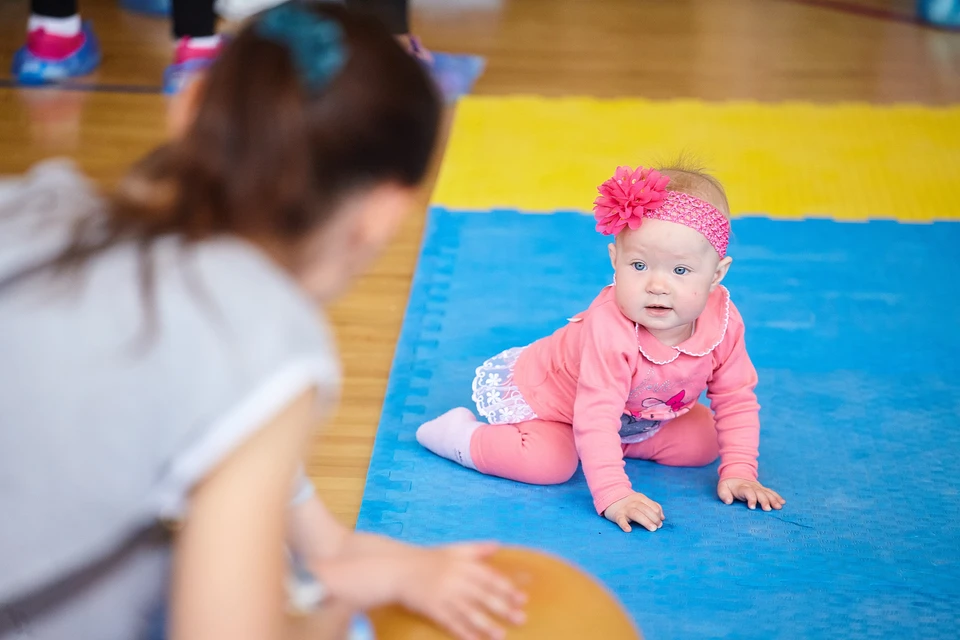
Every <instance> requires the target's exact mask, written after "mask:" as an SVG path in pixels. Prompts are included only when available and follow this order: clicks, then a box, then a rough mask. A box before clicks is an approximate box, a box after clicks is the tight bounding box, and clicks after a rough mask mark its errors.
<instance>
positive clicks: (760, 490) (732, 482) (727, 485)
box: [717, 478, 787, 511]
mask: <svg viewBox="0 0 960 640" xmlns="http://www.w3.org/2000/svg"><path fill="white" fill-rule="evenodd" d="M717 495H718V496H720V499H721V500H722V501H723V502H725V503H726V504H733V500H734V498H736V499H737V500H742V501H743V502H746V503H747V506H748V507H750V508H751V509H756V508H757V503H758V502H759V503H760V507H761V508H762V509H763V510H764V511H770V509H782V508H783V505H784V504H786V502H787V501H786V500H784V499H783V498H781V497H780V494H779V493H777V492H776V491H774V490H773V489H767V488H766V487H765V486H763V485H762V484H760V483H759V482H756V481H754V480H742V479H740V478H727V479H726V480H721V481H720V484H718V485H717Z"/></svg>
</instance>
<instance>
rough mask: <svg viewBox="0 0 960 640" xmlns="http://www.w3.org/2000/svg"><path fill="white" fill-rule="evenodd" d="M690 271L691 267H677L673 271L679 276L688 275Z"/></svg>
mask: <svg viewBox="0 0 960 640" xmlns="http://www.w3.org/2000/svg"><path fill="white" fill-rule="evenodd" d="M689 271H690V269H687V268H686V267H677V268H675V269H674V270H673V272H674V273H675V274H677V275H678V276H682V275H686V274H687V273H689Z"/></svg>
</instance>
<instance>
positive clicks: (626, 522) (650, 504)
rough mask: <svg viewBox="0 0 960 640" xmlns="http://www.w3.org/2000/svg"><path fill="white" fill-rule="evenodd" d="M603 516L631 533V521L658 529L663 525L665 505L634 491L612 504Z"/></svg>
mask: <svg viewBox="0 0 960 640" xmlns="http://www.w3.org/2000/svg"><path fill="white" fill-rule="evenodd" d="M603 516H604V517H605V518H606V519H607V520H609V521H610V522H615V523H616V524H618V525H620V528H621V529H623V530H624V531H626V532H627V533H630V531H632V529H631V527H630V523H631V522H636V523H637V524H639V525H641V526H643V527H646V528H647V530H648V531H656V530H657V529H659V528H660V527H662V526H663V521H664V516H663V507H661V506H660V505H659V504H658V503H656V502H654V501H653V500H651V499H650V498H648V497H647V496H645V495H643V494H642V493H636V492H634V493H632V494H630V495H629V496H627V497H626V498H621V499H619V500H617V501H616V502H614V503H613V504H611V505H610V506H609V507H607V508H606V510H604V512H603Z"/></svg>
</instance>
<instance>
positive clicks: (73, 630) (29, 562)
mask: <svg viewBox="0 0 960 640" xmlns="http://www.w3.org/2000/svg"><path fill="white" fill-rule="evenodd" d="M102 208H103V203H102V201H101V200H99V199H98V196H97V195H96V194H95V192H94V190H93V189H92V187H91V186H90V185H89V184H88V183H87V182H86V181H85V180H84V179H83V178H82V177H80V176H79V175H78V174H77V172H76V171H75V169H74V168H73V166H72V165H70V164H69V163H67V162H63V161H58V162H48V163H44V164H41V165H38V166H37V167H36V168H34V169H33V170H32V171H31V172H30V173H29V174H27V175H26V176H24V177H22V178H18V179H12V180H4V181H0V280H2V279H3V278H4V277H6V276H9V275H10V274H12V273H15V272H17V271H19V270H21V269H22V268H23V267H25V266H29V265H31V264H36V263H39V262H42V261H43V260H45V259H47V258H49V257H50V256H51V255H54V254H55V253H56V252H57V251H58V249H60V248H61V247H62V246H63V245H64V242H65V241H66V239H67V238H68V237H69V234H70V231H71V228H72V225H73V223H74V222H75V221H76V220H77V219H78V218H79V217H80V216H83V215H85V214H87V213H89V212H97V211H102ZM151 255H152V259H153V264H154V265H155V270H154V277H153V283H154V295H153V305H152V309H151V305H146V306H145V304H144V298H143V296H142V287H141V281H140V270H139V265H140V264H141V263H140V255H139V252H138V250H137V249H136V247H134V246H131V245H121V246H118V247H116V248H114V249H111V250H110V251H108V252H106V253H105V254H103V255H101V256H100V257H98V258H96V259H95V260H94V261H92V262H91V263H89V264H88V265H87V266H85V267H84V268H83V269H82V270H81V271H80V273H79V274H78V275H77V276H76V277H73V276H57V277H52V276H47V275H41V276H38V277H36V278H33V279H30V280H27V281H25V282H24V283H23V284H20V285H17V286H14V287H12V288H8V289H6V290H2V291H0V638H4V639H6V638H19V637H24V638H37V639H46V638H50V639H54V638H56V639H59V638H83V639H85V640H86V639H90V640H133V639H136V638H143V637H145V635H146V633H147V628H148V625H149V624H150V618H151V616H154V615H155V613H156V611H157V610H158V608H159V607H160V605H161V604H162V601H163V599H164V597H165V588H166V580H167V571H168V558H169V539H168V537H166V536H165V535H163V533H162V532H163V528H162V527H158V526H157V523H158V522H161V521H164V520H168V519H170V520H177V519H180V518H182V517H184V516H185V510H186V507H187V498H188V494H189V492H190V490H191V489H192V487H194V486H195V484H196V483H197V482H198V481H199V480H201V479H202V478H203V477H204V475H205V474H207V473H208V472H209V471H210V470H211V469H212V468H213V467H214V466H215V465H216V464H217V463H218V462H220V461H222V460H223V459H224V458H225V457H226V456H227V455H229V453H230V452H231V451H232V450H233V449H235V448H236V447H237V446H238V445H239V444H240V443H241V442H242V441H243V440H244V439H245V438H247V437H249V436H250V435H251V433H253V432H254V431H255V430H256V429H258V428H259V427H261V426H262V425H264V424H265V422H266V421H268V420H269V419H270V418H271V417H272V416H274V415H275V414H276V412H277V411H278V410H279V409H281V408H283V407H284V406H285V405H287V404H288V403H289V402H290V401H291V400H293V399H294V398H295V397H297V396H298V395H299V394H300V393H302V392H303V391H304V390H306V389H307V388H309V387H311V386H318V387H320V388H321V389H322V390H323V391H325V392H327V393H336V391H337V390H338V387H339V367H338V362H337V357H336V354H335V352H334V347H333V342H332V339H331V336H330V333H329V331H328V330H327V326H326V323H325V321H324V319H323V317H322V316H320V315H319V314H318V313H317V311H316V310H315V308H314V307H313V305H312V304H311V303H310V301H309V300H308V299H307V298H306V297H305V296H304V295H303V294H302V293H301V291H300V290H299V289H298V288H297V287H296V285H295V283H294V282H293V281H292V280H291V278H289V277H288V276H287V275H286V274H285V273H284V272H282V271H281V270H280V269H279V268H278V267H277V266H276V265H275V264H274V263H273V262H271V261H270V260H269V259H268V258H267V257H266V256H265V255H263V254H262V253H260V252H259V251H258V250H257V249H255V248H254V247H252V246H251V245H249V244H247V243H244V242H242V241H240V240H238V239H230V238H222V239H217V240H212V241H207V242H203V243H200V244H197V245H192V246H186V247H184V246H182V245H181V243H179V242H177V241H176V240H174V239H172V238H169V239H163V240H161V241H160V242H159V243H157V245H156V246H155V247H154V248H153V249H152V251H151ZM226 613H228V612H226Z"/></svg>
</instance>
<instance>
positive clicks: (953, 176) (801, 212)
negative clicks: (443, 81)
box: [434, 96, 960, 222]
mask: <svg viewBox="0 0 960 640" xmlns="http://www.w3.org/2000/svg"><path fill="white" fill-rule="evenodd" d="M681 153H687V154H690V155H692V156H694V157H695V158H696V159H697V160H698V161H699V162H700V163H701V164H702V165H703V166H704V167H705V168H706V169H708V170H709V171H710V172H711V173H713V174H714V175H716V176H717V177H718V178H719V179H720V180H721V181H722V182H723V183H724V185H725V187H726V189H727V194H728V196H729V198H730V203H731V207H732V209H733V212H734V213H735V214H758V215H766V216H770V217H777V218H801V217H830V218H834V219H839V220H862V219H868V218H893V219H898V220H903V221H914V222H922V221H930V220H950V219H954V220H955V219H960V106H950V107H942V108H932V107H921V106H913V105H897V106H871V105H866V104H839V105H813V104H804V103H783V104H757V103H744V102H731V103H704V102H699V101H688V100H683V101H666V102H653V101H647V100H637V99H629V100H627V99H624V100H608V101H602V100H595V99H589V98H536V97H483V96H468V97H466V98H464V99H463V100H462V101H461V103H460V105H459V107H458V110H457V114H456V120H455V123H454V127H453V131H452V133H451V140H450V144H449V146H448V149H447V154H446V157H445V161H444V164H443V167H442V169H441V173H440V177H439V182H438V184H437V189H436V191H435V194H434V201H435V203H437V204H439V205H443V206H446V207H449V208H451V209H477V210H489V209H494V208H502V207H510V208H517V209H521V210H524V211H532V212H549V211H556V210H580V211H588V210H589V209H590V207H591V203H592V202H593V198H594V197H595V195H596V186H597V185H598V184H600V182H602V181H603V180H605V179H606V178H608V177H609V176H611V175H612V174H613V171H614V169H615V168H616V166H617V165H618V164H629V165H633V166H635V165H637V164H642V165H645V166H649V165H656V164H658V163H664V162H669V161H670V160H672V159H674V158H676V157H677V156H678V155H680V154H681Z"/></svg>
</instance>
